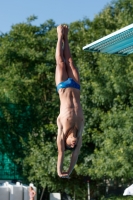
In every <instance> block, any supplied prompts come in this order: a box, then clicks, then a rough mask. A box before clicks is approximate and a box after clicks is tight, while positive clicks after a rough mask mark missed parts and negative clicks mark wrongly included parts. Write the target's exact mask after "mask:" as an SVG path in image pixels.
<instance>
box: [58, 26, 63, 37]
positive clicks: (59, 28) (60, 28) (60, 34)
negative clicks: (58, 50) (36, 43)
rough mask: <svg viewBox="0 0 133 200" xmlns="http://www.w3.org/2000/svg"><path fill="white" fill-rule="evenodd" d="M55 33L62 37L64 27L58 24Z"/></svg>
mask: <svg viewBox="0 0 133 200" xmlns="http://www.w3.org/2000/svg"><path fill="white" fill-rule="evenodd" d="M57 35H58V37H61V38H63V35H64V27H63V26H62V25H59V26H58V27H57Z"/></svg>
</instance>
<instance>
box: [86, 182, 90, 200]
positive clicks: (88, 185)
mask: <svg viewBox="0 0 133 200" xmlns="http://www.w3.org/2000/svg"><path fill="white" fill-rule="evenodd" d="M87 188H88V200H90V182H89V180H88V181H87Z"/></svg>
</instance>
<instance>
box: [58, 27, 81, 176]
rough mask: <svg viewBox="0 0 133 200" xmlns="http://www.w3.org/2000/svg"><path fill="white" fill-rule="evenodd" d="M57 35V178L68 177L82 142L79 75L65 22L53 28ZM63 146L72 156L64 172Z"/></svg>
mask: <svg viewBox="0 0 133 200" xmlns="http://www.w3.org/2000/svg"><path fill="white" fill-rule="evenodd" d="M57 37H58V40H57V46H56V53H55V58H56V72H55V82H56V87H57V91H58V93H59V98H60V114H59V116H58V117H57V126H58V135H57V146H58V161H57V173H58V176H59V177H61V178H69V176H70V174H71V172H72V170H73V168H74V166H75V164H76V162H77V159H78V155H79V152H80V148H81V145H82V132H83V127H84V116H83V111H82V107H81V104H80V78H79V73H78V70H77V68H76V67H75V66H74V63H73V60H72V56H71V53H70V48H69V44H68V27H67V26H66V25H60V26H58V27H57ZM67 149H70V150H72V156H71V161H70V166H69V169H68V171H66V172H63V158H64V151H65V150H67Z"/></svg>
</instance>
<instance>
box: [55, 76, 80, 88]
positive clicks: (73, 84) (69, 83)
mask: <svg viewBox="0 0 133 200" xmlns="http://www.w3.org/2000/svg"><path fill="white" fill-rule="evenodd" d="M69 87H70V88H76V89H78V90H80V85H79V84H78V83H76V82H75V81H74V80H73V79H72V78H68V79H67V80H66V81H64V82H61V83H59V84H58V85H57V91H59V89H60V88H69Z"/></svg>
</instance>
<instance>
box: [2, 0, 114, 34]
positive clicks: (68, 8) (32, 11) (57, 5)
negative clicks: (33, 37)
mask: <svg viewBox="0 0 133 200" xmlns="http://www.w3.org/2000/svg"><path fill="white" fill-rule="evenodd" d="M110 3H111V0H66V1H65V0H0V32H2V33H6V32H9V31H10V29H11V26H12V25H15V24H17V23H22V22H26V19H27V18H28V17H30V16H31V15H35V16H37V17H38V19H37V20H36V21H35V22H34V24H35V25H38V26H39V25H40V24H42V23H44V22H45V21H47V20H49V19H53V20H54V21H55V23H56V24H57V25H59V24H63V23H66V24H70V23H72V22H74V21H78V20H83V18H84V17H87V18H89V19H90V20H93V19H94V17H95V15H97V14H98V13H99V12H101V11H102V10H103V9H104V8H105V6H107V5H108V4H110Z"/></svg>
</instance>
